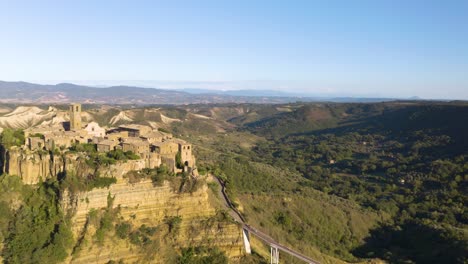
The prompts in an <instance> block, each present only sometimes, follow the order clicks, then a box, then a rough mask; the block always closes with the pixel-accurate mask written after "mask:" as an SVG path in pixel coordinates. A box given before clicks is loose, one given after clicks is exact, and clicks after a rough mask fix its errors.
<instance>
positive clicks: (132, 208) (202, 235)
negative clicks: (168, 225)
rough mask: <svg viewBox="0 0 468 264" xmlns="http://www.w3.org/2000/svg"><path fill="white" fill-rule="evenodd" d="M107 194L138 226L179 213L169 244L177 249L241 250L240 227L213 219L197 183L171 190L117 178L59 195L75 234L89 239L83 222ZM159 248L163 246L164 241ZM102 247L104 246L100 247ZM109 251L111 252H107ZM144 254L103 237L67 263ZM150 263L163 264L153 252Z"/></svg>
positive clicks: (235, 253) (130, 258)
mask: <svg viewBox="0 0 468 264" xmlns="http://www.w3.org/2000/svg"><path fill="white" fill-rule="evenodd" d="M109 197H112V199H113V203H112V207H113V208H119V217H121V218H120V219H121V220H126V221H130V222H131V223H132V225H133V226H135V227H139V226H141V225H146V226H153V227H158V228H161V226H164V225H165V224H164V220H165V219H166V218H167V217H174V216H180V217H181V220H182V221H181V223H180V231H179V232H178V234H177V235H176V236H175V237H173V238H172V239H173V240H172V242H173V243H174V244H176V245H177V247H179V248H182V247H189V246H192V247H194V246H200V245H205V246H209V247H213V246H216V247H218V248H220V249H221V250H223V251H224V252H226V253H227V255H228V256H230V257H231V258H232V257H239V256H241V255H242V254H243V241H242V233H241V232H242V230H241V228H240V227H238V226H237V225H236V224H234V223H232V222H229V221H219V220H217V218H216V214H217V211H216V208H215V207H214V206H213V205H212V204H211V203H210V199H209V190H208V188H207V186H206V185H203V186H202V187H201V188H200V189H199V190H197V191H196V192H193V193H191V194H190V193H182V194H181V193H176V192H174V191H173V188H172V187H171V185H170V183H169V182H165V183H164V185H163V186H154V185H153V183H152V182H151V180H144V181H141V182H139V183H135V184H130V183H127V182H125V180H122V181H121V182H119V183H117V184H113V185H111V186H110V187H109V188H106V189H94V190H92V191H89V192H83V193H78V194H71V193H65V194H64V196H63V198H62V208H63V209H64V210H65V211H67V212H72V213H73V215H74V216H73V218H72V226H73V232H74V234H75V237H76V238H79V237H88V239H91V237H92V235H91V234H89V233H93V230H90V228H89V226H87V221H88V219H89V213H90V212H91V211H96V210H99V209H104V208H107V206H108V201H109ZM160 243H161V244H159V246H160V247H161V248H164V245H162V244H164V243H165V242H164V241H161V242H160ZM104 249H105V250H104ZM110 252H112V253H110ZM144 255H145V252H144V251H141V250H139V248H138V247H137V246H135V245H132V244H131V243H128V242H127V243H124V242H123V241H122V240H120V239H118V238H116V239H109V240H106V242H105V243H104V244H103V245H101V246H97V245H91V246H85V250H81V251H80V252H79V253H78V254H76V255H74V256H73V257H72V258H71V259H70V262H71V263H89V262H93V263H107V262H108V261H109V260H124V261H125V262H127V261H136V260H140V261H142V259H143V258H144ZM149 262H151V263H165V261H164V256H162V255H160V254H159V255H156V256H153V257H152V258H151V261H149Z"/></svg>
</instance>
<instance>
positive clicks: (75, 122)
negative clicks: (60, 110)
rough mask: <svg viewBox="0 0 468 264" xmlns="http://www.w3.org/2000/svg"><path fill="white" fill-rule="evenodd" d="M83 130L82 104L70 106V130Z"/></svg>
mask: <svg viewBox="0 0 468 264" xmlns="http://www.w3.org/2000/svg"><path fill="white" fill-rule="evenodd" d="M80 129H81V104H71V105H70V130H80Z"/></svg>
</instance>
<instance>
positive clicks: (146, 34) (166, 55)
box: [0, 1, 468, 100]
mask: <svg viewBox="0 0 468 264" xmlns="http://www.w3.org/2000/svg"><path fill="white" fill-rule="evenodd" d="M466 13H468V2H465V1H445V2H437V1H412V2H407V1H392V2H375V1H362V2H359V3H356V2H353V3H351V2H345V1H327V3H326V4H325V3H318V2H314V3H312V2H310V1H290V2H272V1H255V2H252V1H236V2H232V3H229V2H212V1H197V2H190V1H175V2H170V3H162V2H158V3H154V2H152V1H139V2H131V3H130V2H114V1H112V2H110V1H99V2H94V1H80V2H61V1H41V2H32V1H31V2H29V1H15V2H10V3H7V2H0V34H1V36H2V39H4V40H5V41H2V42H0V57H1V58H2V59H1V61H0V80H5V81H27V82H34V83H48V84H54V83H59V82H72V83H78V84H86V85H93V86H96V85H97V86H100V85H116V84H122V85H136V86H144V87H155V88H164V89H181V88H199V89H211V90H279V91H286V92H297V93H306V94H311V95H317V96H320V95H323V96H355V97H390V98H408V97H413V96H418V97H421V98H425V99H465V100H466V99H468V77H466V75H467V74H466V73H467V72H468V28H467V27H466V24H468V17H467V16H466ZM51 80H53V81H51Z"/></svg>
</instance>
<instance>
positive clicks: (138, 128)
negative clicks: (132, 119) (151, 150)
mask: <svg viewBox="0 0 468 264" xmlns="http://www.w3.org/2000/svg"><path fill="white" fill-rule="evenodd" d="M115 130H116V132H122V131H127V132H128V136H129V137H139V136H143V135H145V134H148V133H151V131H152V129H151V127H149V126H144V125H137V124H131V125H122V126H119V127H118V128H117V129H115Z"/></svg>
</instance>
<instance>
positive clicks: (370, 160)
mask: <svg viewBox="0 0 468 264" xmlns="http://www.w3.org/2000/svg"><path fill="white" fill-rule="evenodd" d="M267 107H268V106H267ZM267 107H266V108H267ZM290 109H291V111H286V112H281V113H273V114H266V115H261V114H257V116H256V119H255V120H246V119H245V118H234V119H231V120H230V122H232V123H235V124H236V125H237V126H238V127H237V128H236V130H237V131H238V133H243V135H247V134H253V135H255V136H256V137H258V138H260V139H261V140H256V142H255V143H254V144H253V147H252V148H250V149H246V148H236V147H233V146H229V144H226V143H225V142H218V144H217V145H216V144H215V148H217V149H220V150H222V151H223V154H221V155H220V156H219V163H218V164H219V167H220V169H221V171H222V173H224V177H227V178H228V180H229V182H230V184H231V188H232V195H233V196H237V197H238V199H239V201H240V203H241V204H242V205H243V206H245V207H247V208H244V210H245V211H246V214H247V216H248V217H249V216H250V217H251V218H255V220H256V221H264V222H260V224H261V225H263V226H264V227H265V229H269V230H270V232H273V233H275V232H276V231H271V230H276V229H278V230H280V231H278V235H279V236H289V237H290V238H291V241H290V242H291V244H293V243H296V242H297V241H304V242H306V243H307V242H308V243H311V244H313V245H315V246H317V247H318V248H321V249H322V250H324V251H325V252H327V253H328V254H330V255H335V256H337V257H339V258H341V259H345V260H349V261H357V260H358V259H361V258H381V259H385V260H388V261H390V262H392V263H466V261H468V258H467V254H466V252H468V239H467V237H468V236H467V235H468V233H467V224H468V213H467V212H466V204H467V193H468V162H467V160H468V106H467V105H466V104H462V103H379V104H305V105H303V104H296V105H291V107H290ZM257 113H259V111H258V112H257ZM247 138H248V137H247V136H246V137H245V139H244V140H247ZM227 153H230V154H227ZM268 166H269V167H268ZM314 190H315V191H319V192H320V193H321V194H323V195H326V196H323V197H321V198H315V199H316V200H317V201H320V202H323V201H324V200H326V199H333V197H337V198H340V199H343V200H345V201H350V202H353V203H354V204H356V205H358V207H359V209H356V212H357V211H360V210H365V212H366V213H365V215H364V216H363V217H364V218H368V219H369V222H374V225H373V226H372V227H371V226H365V224H361V225H360V228H357V229H361V230H365V229H366V228H368V230H367V233H366V234H365V235H364V234H359V235H358V234H357V233H359V232H356V231H355V230H354V231H353V230H352V227H350V226H346V225H349V223H348V224H347V223H346V221H342V222H338V223H335V222H336V221H330V222H329V223H323V224H324V225H327V224H329V225H330V226H333V225H335V224H336V226H335V227H329V228H330V229H332V230H329V232H328V231H326V229H327V227H320V228H317V227H316V226H314V223H311V222H310V219H309V218H316V217H317V216H313V215H302V216H301V212H300V211H301V210H309V209H312V208H314V206H313V205H310V206H309V207H307V206H306V205H307V204H308V203H309V202H310V200H312V199H314V198H313V197H312V196H313V191H314ZM266 196H268V198H265V197H266ZM275 196H280V197H281V196H287V197H289V198H288V199H292V201H293V202H284V201H283V202H281V200H279V201H278V199H276V200H275V198H274V197H275ZM242 197H244V198H242ZM246 197H249V198H250V199H251V198H254V199H255V202H257V201H258V204H256V205H255V202H249V201H248V198H246ZM283 200H284V199H283ZM272 201H278V202H279V204H274V203H272ZM294 203H296V204H294ZM266 204H269V206H270V207H271V206H273V207H275V208H276V209H275V210H272V211H271V212H268V213H266V212H264V209H263V208H262V207H263V206H266ZM298 204H303V205H302V206H299V205H298ZM249 206H251V208H249ZM298 206H299V207H300V209H299V208H297V207H298ZM315 209H317V208H315ZM325 210H326V211H325V212H328V213H329V212H331V210H332V209H331V208H329V209H325ZM327 210H328V211H327ZM333 210H334V209H333ZM341 210H345V209H341ZM309 213H311V214H313V212H309ZM265 214H267V216H265V217H262V216H260V215H265ZM330 215H331V218H333V217H335V216H337V215H338V214H330ZM265 221H268V223H265ZM308 221H309V222H308ZM317 224H318V223H315V225H317ZM314 228H315V229H318V231H313V229H314ZM340 229H341V230H340ZM343 230H345V231H343ZM346 230H348V231H349V233H351V235H349V236H347V235H346V234H345V233H346V232H347V231H346ZM282 231H283V232H282ZM327 232H328V236H326V235H327ZM343 232H344V233H343ZM353 232H354V233H353ZM342 233H343V234H342Z"/></svg>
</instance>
